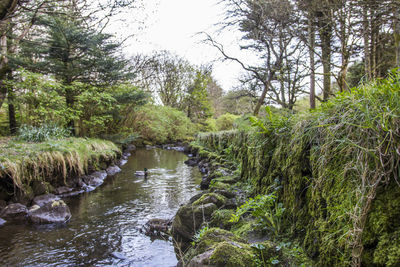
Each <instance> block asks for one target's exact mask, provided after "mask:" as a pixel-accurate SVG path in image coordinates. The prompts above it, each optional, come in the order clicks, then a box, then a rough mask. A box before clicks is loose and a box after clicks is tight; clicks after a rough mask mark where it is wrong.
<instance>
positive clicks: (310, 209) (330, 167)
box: [195, 75, 400, 266]
mask: <svg viewBox="0 0 400 267" xmlns="http://www.w3.org/2000/svg"><path fill="white" fill-rule="evenodd" d="M399 79H400V77H399V76H398V75H392V76H391V77H390V78H389V79H388V80H382V81H377V82H375V83H373V84H370V85H368V86H363V87H360V88H357V89H353V90H352V92H351V93H344V94H340V95H338V96H337V97H336V98H335V99H333V100H331V101H329V102H327V103H324V104H323V105H322V106H321V107H320V108H318V109H317V110H316V111H314V112H305V113H301V114H296V115H288V116H282V115H275V114H272V113H268V112H267V117H266V118H265V119H263V120H254V124H255V125H256V126H257V127H256V129H254V130H253V131H249V132H237V131H231V132H223V133H210V134H202V135H199V137H198V140H197V142H196V144H195V145H198V146H199V149H200V152H199V153H200V154H202V153H203V154H204V155H207V154H208V155H214V156H213V158H215V157H221V155H222V157H225V158H228V159H230V160H233V161H235V162H236V163H237V165H238V166H239V167H238V168H239V171H240V173H241V175H240V179H241V180H240V183H241V184H242V185H247V186H248V187H247V188H249V189H250V190H251V191H252V194H251V195H252V196H256V195H262V196H270V195H273V196H276V199H275V200H274V203H276V205H275V204H274V205H269V206H268V207H269V208H268V209H267V210H266V214H272V215H273V216H272V218H276V216H275V215H276V214H280V215H279V220H277V221H276V223H277V224H275V225H274V226H271V225H269V226H268V227H266V228H267V230H268V231H269V232H270V233H269V235H271V236H276V235H279V236H281V237H290V238H291V239H292V240H297V241H298V242H299V243H300V244H301V246H302V248H304V250H305V251H306V252H307V254H308V255H309V256H310V257H312V258H313V259H314V260H315V261H316V263H317V265H318V266H344V265H353V266H359V265H360V264H362V265H363V266H380V265H387V266H397V265H399V264H400V260H399V259H400V239H399V238H398V234H399V233H400V222H399V220H398V218H399V215H400V212H399V211H400V186H399V183H398V182H399V179H398V176H399V172H400V168H399V162H400V153H399V151H398V148H399V147H400V130H399V129H400V83H399ZM207 151H208V152H207ZM210 153H211V154H210ZM215 155H218V156H215ZM260 201H261V200H260ZM257 203H258V202H256V204H254V205H258V204H257ZM279 203H282V207H283V210H278V207H279V205H278V204H279ZM281 211H282V212H281ZM274 216H275V217H274ZM238 222H239V223H240V222H242V219H239V220H238ZM242 223H243V222H242ZM278 226H279V227H278ZM249 228H250V229H251V228H252V227H249Z"/></svg>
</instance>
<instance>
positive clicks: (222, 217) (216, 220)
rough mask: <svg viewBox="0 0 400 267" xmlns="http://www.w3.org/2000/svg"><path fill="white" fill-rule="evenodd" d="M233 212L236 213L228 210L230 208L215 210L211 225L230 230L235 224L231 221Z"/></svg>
mask: <svg viewBox="0 0 400 267" xmlns="http://www.w3.org/2000/svg"><path fill="white" fill-rule="evenodd" d="M232 214H234V211H233V210H228V209H222V210H216V211H214V212H213V214H212V216H211V221H210V225H211V226H212V227H219V228H222V229H226V230H229V229H230V228H231V227H232V225H233V224H234V223H233V222H232V221H231V218H232Z"/></svg>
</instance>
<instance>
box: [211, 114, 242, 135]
mask: <svg viewBox="0 0 400 267" xmlns="http://www.w3.org/2000/svg"><path fill="white" fill-rule="evenodd" d="M239 117H240V116H237V115H233V114H230V113H225V114H223V115H221V116H219V117H218V119H217V121H216V126H217V130H218V131H227V130H232V129H233V128H234V122H235V120H236V119H238V118H239Z"/></svg>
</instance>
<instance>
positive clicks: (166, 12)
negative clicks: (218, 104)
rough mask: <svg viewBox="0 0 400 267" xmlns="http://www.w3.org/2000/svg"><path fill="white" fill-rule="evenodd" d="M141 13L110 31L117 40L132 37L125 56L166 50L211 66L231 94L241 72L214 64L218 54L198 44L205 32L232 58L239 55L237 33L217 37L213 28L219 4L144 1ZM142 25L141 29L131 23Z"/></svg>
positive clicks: (208, 1)
mask: <svg viewBox="0 0 400 267" xmlns="http://www.w3.org/2000/svg"><path fill="white" fill-rule="evenodd" d="M143 2H144V3H143V5H144V6H143V9H140V11H137V12H138V13H137V14H132V13H130V14H126V15H125V16H130V17H131V18H130V19H128V20H127V24H125V25H124V26H122V24H121V25H120V26H118V25H113V31H114V33H115V34H117V35H119V36H124V35H127V34H134V36H135V37H134V38H132V39H130V40H129V42H128V43H127V45H126V49H125V50H126V53H127V54H137V53H145V54H149V53H152V52H153V51H158V50H169V51H172V52H174V53H176V54H178V55H180V56H183V57H185V58H186V59H188V60H189V61H190V62H191V63H193V64H197V65H200V64H206V63H209V62H214V64H213V65H214V69H213V70H214V71H213V76H214V78H215V79H216V80H217V81H218V83H219V84H220V85H221V86H222V88H223V89H224V90H230V89H231V88H232V87H233V86H234V85H236V84H237V79H238V77H239V75H240V73H241V72H242V69H241V67H240V66H239V65H238V64H237V63H234V62H227V61H225V62H221V61H216V60H218V59H219V58H220V57H221V56H220V54H219V52H218V51H217V50H216V49H215V48H213V47H211V46H210V45H207V44H204V43H202V42H201V40H203V39H204V35H199V34H198V33H199V32H207V33H209V34H211V35H212V36H215V37H216V39H217V40H218V41H219V42H221V43H223V44H224V45H225V46H226V48H227V50H228V51H229V53H230V54H231V55H234V56H238V55H240V54H242V53H241V52H240V51H239V48H238V47H237V40H238V39H239V38H240V33H239V32H237V31H229V32H228V31H226V32H223V33H220V34H217V29H218V28H219V27H218V26H215V24H217V23H219V22H221V21H222V20H223V11H224V9H223V6H221V5H219V4H218V2H219V0H146V1H143ZM133 17H135V18H136V19H137V20H138V21H142V22H144V23H143V25H140V24H138V23H137V22H134V20H133V19H132V18H133Z"/></svg>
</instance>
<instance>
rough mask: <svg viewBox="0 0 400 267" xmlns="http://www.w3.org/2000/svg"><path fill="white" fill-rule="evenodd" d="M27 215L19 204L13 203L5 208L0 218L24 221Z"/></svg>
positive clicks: (25, 209)
mask: <svg viewBox="0 0 400 267" xmlns="http://www.w3.org/2000/svg"><path fill="white" fill-rule="evenodd" d="M27 215H28V209H27V208H26V206H25V205H22V204H20V203H13V204H10V205H8V206H7V207H5V208H4V209H3V210H2V211H1V213H0V217H1V218H4V219H5V220H9V221H24V220H25V219H26V217H27Z"/></svg>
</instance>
